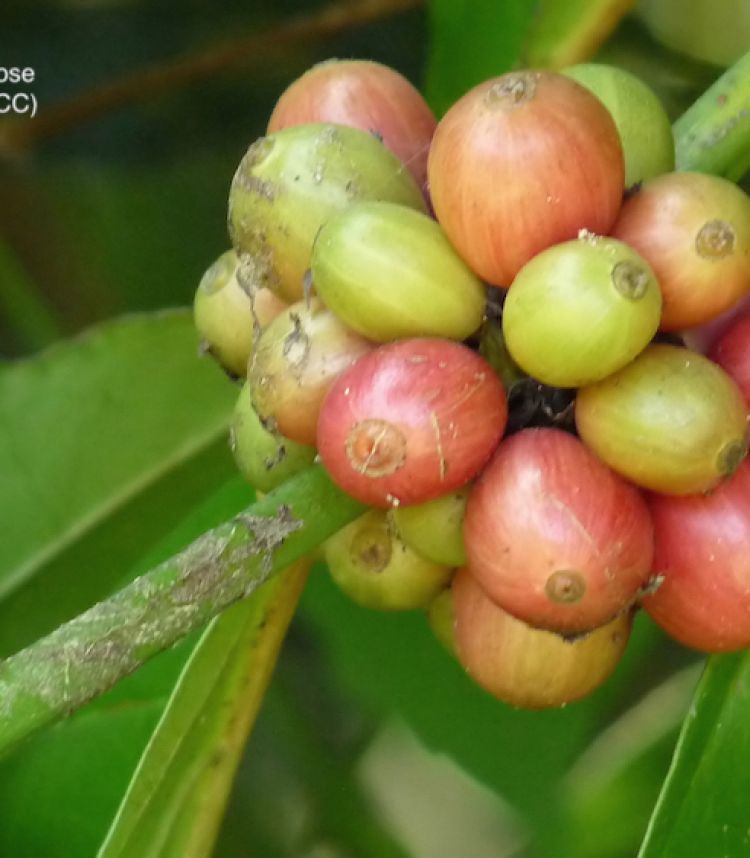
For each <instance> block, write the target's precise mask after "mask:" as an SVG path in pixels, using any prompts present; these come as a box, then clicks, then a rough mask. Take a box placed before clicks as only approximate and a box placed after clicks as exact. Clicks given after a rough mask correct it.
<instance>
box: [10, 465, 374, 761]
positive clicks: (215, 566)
mask: <svg viewBox="0 0 750 858" xmlns="http://www.w3.org/2000/svg"><path fill="white" fill-rule="evenodd" d="M363 510H364V507H363V506H362V505H361V504H359V503H358V502H357V501H355V500H353V499H352V498H350V497H348V496H347V495H345V494H344V493H343V492H342V491H340V490H339V489H338V488H336V486H334V485H333V483H331V481H330V479H329V477H328V476H327V474H326V473H325V471H324V470H323V469H322V468H320V467H319V466H313V467H312V468H309V469H308V470H306V471H304V472H302V473H301V474H298V475H297V476H295V477H294V478H292V479H290V480H289V481H288V482H286V483H285V484H284V485H283V486H282V487H280V488H279V489H278V490H277V491H275V492H272V493H271V494H269V495H267V496H266V497H265V498H263V499H262V500H259V501H257V502H256V503H254V504H253V505H252V506H251V507H249V508H248V509H247V510H245V512H243V513H241V514H240V515H238V516H237V517H236V518H234V519H232V520H231V521H229V522H226V523H225V524H222V525H220V526H219V527H217V528H215V529H213V530H210V531H208V532H207V533H205V534H203V536H201V537H199V538H198V539H197V540H196V541H195V542H193V543H192V544H191V545H189V546H188V547H187V548H186V549H185V550H184V551H182V552H181V553H180V554H177V555H175V556H174V557H172V558H171V559H170V560H167V561H166V562H164V563H162V564H161V565H160V566H157V567H156V568H155V569H153V570H151V571H150V572H148V573H146V574H145V575H143V576H142V577H140V578H138V579H136V580H135V581H134V582H133V583H132V584H130V585H129V586H127V587H126V588H125V589H123V590H121V591H119V592H118V593H116V594H115V595H113V596H112V597H110V598H109V599H107V600H105V601H103V602H100V603H99V604H98V605H95V606H94V607H92V608H90V609H89V610H88V611H86V612H85V613H83V614H81V615H80V616H79V617H76V618H75V619H73V620H71V621H70V622H68V623H66V624H65V625H63V626H61V627H60V628H59V629H57V630H56V631H54V632H52V634H50V635H48V636H47V637H45V638H42V639H41V640H39V641H37V642H36V643H34V644H32V645H31V646H29V647H27V648H26V649H25V650H23V651H21V652H20V653H18V654H16V655H14V656H11V657H10V658H8V659H6V660H5V661H4V662H3V663H2V664H0V751H2V750H5V749H7V748H8V747H10V746H11V745H13V744H15V743H16V742H17V741H19V740H20V739H22V738H23V737H24V736H26V735H28V734H29V733H31V732H33V731H34V730H36V729H38V728H40V727H42V726H44V725H45V724H48V723H50V722H51V721H53V720H56V719H57V718H60V717H63V716H65V715H68V714H70V713H71V712H73V711H75V710H76V709H77V708H79V707H80V706H82V705H83V704H84V703H86V702H87V701H88V700H90V699H91V698H93V697H95V696H97V695H99V694H101V693H103V692H104V691H106V690H107V689H109V688H111V687H112V686H113V685H114V684H115V683H116V682H117V681H118V680H119V679H121V678H122V677H124V676H127V675H128V674H129V673H132V672H133V671H134V670H135V669H136V668H138V667H139V666H140V665H141V664H143V662H145V661H146V660H147V659H149V658H151V657H152V656H154V655H156V654H157V653H158V652H161V651H162V650H164V649H166V648H167V647H169V646H171V645H172V644H174V643H175V642H176V641H178V640H179V639H180V638H182V637H184V636H185V635H186V634H188V633H189V632H191V631H192V630H194V629H196V628H199V627H200V626H202V625H203V624H204V623H205V622H206V621H207V620H209V619H210V618H211V617H213V616H215V615H216V614H218V613H220V612H221V611H222V610H224V608H226V607H228V606H229V605H231V604H233V603H234V602H236V601H238V600H239V599H242V598H244V597H246V596H248V595H250V594H251V593H252V592H254V591H255V590H257V588H258V587H260V586H261V585H262V584H263V583H264V582H265V581H267V580H268V579H269V577H270V576H271V575H272V574H274V573H275V572H278V571H280V570H281V569H284V568H286V567H287V566H289V565H290V564H291V563H293V562H294V561H295V560H297V559H299V558H300V557H302V556H304V555H305V554H307V553H308V552H310V551H312V549H314V548H315V547H316V546H317V545H319V544H320V542H322V541H323V540H324V539H326V538H327V537H328V536H330V535H331V534H333V533H334V532H336V531H337V530H339V529H340V528H341V527H343V526H344V525H345V524H348V523H349V522H350V521H352V520H353V519H354V518H356V517H357V516H358V515H361V514H362V512H363Z"/></svg>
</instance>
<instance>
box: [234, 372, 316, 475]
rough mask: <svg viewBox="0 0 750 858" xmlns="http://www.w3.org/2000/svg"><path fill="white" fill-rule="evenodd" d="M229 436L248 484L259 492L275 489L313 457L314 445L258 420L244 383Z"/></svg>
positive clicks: (237, 461)
mask: <svg viewBox="0 0 750 858" xmlns="http://www.w3.org/2000/svg"><path fill="white" fill-rule="evenodd" d="M229 437H230V446H231V448H232V454H233V455H234V460H235V462H236V463H237V467H238V468H239V470H240V472H241V473H242V475H243V476H244V477H245V478H246V479H247V481H248V482H249V483H250V485H252V486H253V487H254V488H256V489H258V490H259V491H261V492H270V491H271V490H272V489H275V488H276V486H278V485H280V484H281V483H283V482H284V480H286V479H287V478H288V477H291V476H293V475H294V474H296V473H297V472H298V471H301V470H302V469H303V468H306V467H307V466H308V465H311V464H312V462H313V459H314V458H315V448H314V447H308V446H306V445H305V444H298V443H297V442H296V441H292V440H290V439H289V438H284V437H283V435H280V434H279V433H278V432H273V431H270V430H269V429H267V428H266V427H265V426H264V425H263V424H262V423H261V420H260V418H259V417H258V414H257V412H256V411H255V408H254V407H253V401H252V396H251V394H250V385H249V384H247V383H246V384H244V385H243V387H242V390H241V391H240V395H239V398H238V399H237V405H236V406H235V408H234V413H233V415H232V423H231V427H230V436H229Z"/></svg>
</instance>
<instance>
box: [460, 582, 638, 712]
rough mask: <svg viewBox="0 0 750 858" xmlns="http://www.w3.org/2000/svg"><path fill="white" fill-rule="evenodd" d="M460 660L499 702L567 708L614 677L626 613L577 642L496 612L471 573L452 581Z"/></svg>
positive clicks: (626, 629)
mask: <svg viewBox="0 0 750 858" xmlns="http://www.w3.org/2000/svg"><path fill="white" fill-rule="evenodd" d="M453 609H454V612H455V639H456V650H457V654H458V658H459V661H460V662H461V663H462V664H463V666H464V667H465V668H466V670H467V672H468V673H469V675H470V676H471V678H472V679H473V680H474V681H475V682H477V683H478V684H479V685H481V686H482V687H483V688H485V689H486V690H487V691H489V692H490V694H493V695H494V696H495V697H498V698H499V699H500V700H503V701H505V702H506V703H509V704H511V705H512V706H520V707H523V708H525V709H544V708H547V707H550V706H563V705H564V704H566V703H570V702H572V701H573V700H578V699H579V698H581V697H585V696H586V695H587V694H590V693H591V692H592V691H593V690H594V689H595V688H596V687H597V686H598V685H600V684H601V683H602V682H604V680H605V679H606V678H607V677H608V676H609V675H610V673H611V672H612V671H613V670H614V668H615V667H616V665H617V663H618V661H619V660H620V658H621V656H622V654H623V652H624V650H625V646H626V645H627V642H628V638H629V636H630V627H631V625H632V616H631V612H630V611H625V612H623V613H622V614H620V615H619V616H617V617H615V619H613V620H611V621H610V622H609V623H608V624H607V625H605V626H602V627H600V628H598V629H595V630H594V631H592V632H591V633H590V634H588V635H585V636H583V637H579V638H576V639H574V640H567V639H566V638H563V637H560V636H559V635H557V634H555V633H554V632H548V631H543V630H541V629H535V628H533V627H532V626H529V625H527V624H526V623H524V622H522V621H521V620H517V619H516V618H515V617H514V616H512V615H511V614H509V613H507V612H506V611H504V610H503V609H502V608H500V607H498V606H497V605H496V604H495V603H494V602H493V601H492V600H491V599H489V598H488V597H487V595H486V594H485V592H484V590H482V588H481V587H480V586H479V584H478V583H477V582H476V580H475V579H474V577H473V575H471V573H470V571H469V570H468V569H460V570H459V571H458V572H457V573H456V575H455V577H454V579H453Z"/></svg>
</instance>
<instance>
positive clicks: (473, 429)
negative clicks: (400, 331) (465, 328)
mask: <svg viewBox="0 0 750 858" xmlns="http://www.w3.org/2000/svg"><path fill="white" fill-rule="evenodd" d="M506 419H507V405H506V400H505V391H504V389H503V386H502V383H501V382H500V380H499V379H498V378H497V376H496V375H495V373H494V372H493V371H492V369H491V368H490V366H489V365H488V364H487V362H486V361H485V360H484V358H482V357H480V356H479V355H478V354H476V353H475V352H473V351H471V349H469V348H467V347H466V346H463V345H460V344H458V343H454V342H450V341H448V340H439V339H429V338H423V339H411V340H400V341H398V342H395V343H389V344H387V345H384V346H380V347H379V348H377V349H375V350H374V351H372V352H370V353H369V354H367V355H365V356H364V357H362V358H360V359H359V360H358V361H357V363H356V364H354V366H352V367H351V369H349V370H348V371H347V372H345V373H344V374H343V375H342V376H340V377H339V379H338V380H337V381H336V382H335V383H334V385H333V387H332V388H331V390H330V391H329V393H328V396H327V397H326V399H325V402H324V403H323V407H322V409H321V412H320V419H319V423H318V450H319V452H320V455H321V457H322V459H323V463H324V464H325V466H326V468H328V470H329V472H330V474H331V477H332V478H333V480H334V481H335V482H336V483H338V485H340V486H341V487H342V488H343V489H344V490H345V491H347V492H349V494H351V495H352V496H353V497H355V498H357V499H359V500H361V501H363V502H364V503H367V504H370V505H372V506H380V507H388V506H398V505H399V504H416V503H422V502H423V501H426V500H430V499H431V498H435V497H438V496H440V495H444V494H446V493H447V492H450V491H452V490H453V489H456V488H458V487H459V486H462V485H463V484H464V483H466V482H468V481H469V480H470V479H471V478H472V477H474V476H475V475H476V474H477V473H478V471H479V470H480V468H481V467H482V466H483V465H484V464H485V462H486V461H487V460H488V459H489V457H490V455H491V454H492V451H493V450H494V449H495V447H496V446H497V444H498V442H499V440H500V438H501V437H502V434H503V432H504V430H505V423H506Z"/></svg>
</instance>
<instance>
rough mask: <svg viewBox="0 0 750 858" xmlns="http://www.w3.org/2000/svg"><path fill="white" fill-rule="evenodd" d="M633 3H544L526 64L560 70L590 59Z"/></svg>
mask: <svg viewBox="0 0 750 858" xmlns="http://www.w3.org/2000/svg"><path fill="white" fill-rule="evenodd" d="M634 3H635V0H541V2H540V3H539V5H538V8H537V12H536V14H535V16H534V21H533V24H532V26H531V28H530V31H529V35H528V40H527V42H526V44H525V45H524V48H523V64H524V65H526V66H533V67H541V68H551V69H561V68H564V67H565V66H569V65H574V64H575V63H580V62H583V61H584V60H587V59H590V58H591V57H592V56H593V55H594V54H595V53H596V51H597V50H598V48H599V47H600V46H601V45H602V43H603V42H604V41H605V39H607V37H608V36H609V35H610V34H611V33H612V31H613V30H614V29H615V27H616V26H617V24H618V23H619V21H620V19H621V18H622V17H623V16H624V15H625V14H626V13H627V12H629V11H630V9H631V8H632V7H633V6H634Z"/></svg>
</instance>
